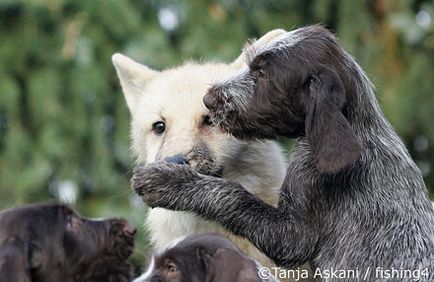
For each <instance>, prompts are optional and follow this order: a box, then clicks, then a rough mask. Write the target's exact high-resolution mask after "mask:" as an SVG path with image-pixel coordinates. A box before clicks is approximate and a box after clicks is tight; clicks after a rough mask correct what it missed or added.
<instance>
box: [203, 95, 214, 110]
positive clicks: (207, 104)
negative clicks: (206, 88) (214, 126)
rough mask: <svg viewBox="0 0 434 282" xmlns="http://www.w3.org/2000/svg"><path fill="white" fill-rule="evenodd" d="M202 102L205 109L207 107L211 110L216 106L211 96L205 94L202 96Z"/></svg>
mask: <svg viewBox="0 0 434 282" xmlns="http://www.w3.org/2000/svg"><path fill="white" fill-rule="evenodd" d="M202 101H203V103H204V105H205V107H207V108H208V109H209V110H213V109H215V107H216V106H217V100H216V98H215V97H214V95H212V94H206V95H205V96H203V99H202Z"/></svg>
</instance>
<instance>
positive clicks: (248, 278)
mask: <svg viewBox="0 0 434 282" xmlns="http://www.w3.org/2000/svg"><path fill="white" fill-rule="evenodd" d="M146 281H149V282H150V281H155V282H157V281H158V282H184V281H185V282H187V281H188V282H203V281H206V282H227V281H232V282H238V281H240V282H241V281H243V282H253V281H255V282H258V281H261V280H260V279H259V276H258V269H257V264H256V263H255V261H253V260H252V259H250V258H249V257H247V256H246V255H244V254H243V253H241V251H240V250H239V249H237V248H236V247H235V246H234V245H233V244H232V243H231V242H230V241H229V240H227V239H226V238H225V237H223V236H222V235H219V234H215V233H208V234H201V235H196V236H189V237H187V238H185V239H182V240H180V241H178V242H176V243H175V244H172V245H171V246H169V247H168V248H167V249H165V250H164V251H162V252H161V253H158V254H155V255H154V256H153V258H152V261H151V263H150V265H149V268H148V270H147V271H146V273H145V274H143V275H142V276H140V277H139V278H137V279H136V280H134V282H146Z"/></svg>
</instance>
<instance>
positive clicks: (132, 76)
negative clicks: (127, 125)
mask: <svg viewBox="0 0 434 282" xmlns="http://www.w3.org/2000/svg"><path fill="white" fill-rule="evenodd" d="M112 62H113V65H114V66H115V68H116V72H117V74H118V77H119V80H120V82H121V85H122V90H123V92H124V96H125V100H126V101H127V105H128V108H129V109H130V111H131V112H132V111H133V110H134V108H135V107H136V105H137V102H138V98H139V96H140V95H141V91H142V88H143V87H144V85H145V84H146V83H147V82H148V81H149V80H150V79H152V78H153V77H155V75H157V74H158V71H154V70H152V69H150V68H148V67H147V66H145V65H142V64H139V63H137V62H135V61H133V60H132V59H130V58H128V57H127V56H124V55H122V54H119V53H116V54H114V55H113V56H112Z"/></svg>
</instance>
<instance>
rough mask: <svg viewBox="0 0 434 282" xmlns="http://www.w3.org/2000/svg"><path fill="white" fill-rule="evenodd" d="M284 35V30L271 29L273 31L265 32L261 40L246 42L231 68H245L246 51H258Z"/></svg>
mask: <svg viewBox="0 0 434 282" xmlns="http://www.w3.org/2000/svg"><path fill="white" fill-rule="evenodd" d="M284 33H286V31H285V30H284V29H273V30H271V31H269V32H267V33H266V34H264V35H263V36H262V37H261V38H259V39H257V40H253V41H251V42H250V43H249V42H248V43H247V44H246V45H245V46H244V48H243V51H242V52H241V54H240V55H239V56H238V58H237V59H236V60H235V61H233V62H232V63H231V66H232V67H234V68H236V69H239V68H241V67H243V66H245V65H246V53H247V52H248V51H247V50H250V49H260V48H262V47H264V46H265V45H267V44H269V43H270V42H271V41H273V40H274V39H276V38H277V37H278V36H280V35H282V34H284Z"/></svg>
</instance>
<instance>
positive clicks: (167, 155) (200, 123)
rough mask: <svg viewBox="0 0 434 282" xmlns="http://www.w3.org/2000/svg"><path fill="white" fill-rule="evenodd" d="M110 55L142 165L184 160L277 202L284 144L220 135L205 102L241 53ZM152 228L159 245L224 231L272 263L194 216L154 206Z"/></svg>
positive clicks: (239, 63)
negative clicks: (165, 61)
mask: <svg viewBox="0 0 434 282" xmlns="http://www.w3.org/2000/svg"><path fill="white" fill-rule="evenodd" d="M284 32H285V31H283V30H274V31H271V32H269V33H267V34H266V35H264V36H263V37H262V38H260V39H259V40H258V41H256V42H253V43H252V44H253V47H258V48H259V47H260V46H261V45H263V44H266V43H267V42H268V41H270V40H271V39H273V38H275V37H276V36H278V35H280V34H282V33H284ZM112 60H113V64H114V65H115V68H116V70H117V74H118V76H119V79H120V82H121V86H122V89H123V92H124V95H125V99H126V102H127V105H128V108H129V110H130V113H131V117H132V122H131V135H132V148H133V152H134V153H135V155H136V157H137V161H138V162H139V163H151V162H154V161H157V160H162V159H169V161H175V162H179V163H186V164H188V165H190V166H192V167H194V168H195V169H197V170H198V171H199V172H201V173H204V174H212V175H216V176H221V177H223V178H227V179H231V180H236V181H238V182H240V183H241V184H242V185H243V186H244V187H246V188H247V189H248V190H249V191H250V192H251V193H253V194H255V195H257V196H258V197H260V198H262V199H263V200H265V201H267V202H268V203H270V204H273V205H275V204H276V203H277V199H278V195H279V189H280V186H281V184H282V182H283V177H284V175H285V170H286V164H285V161H284V159H285V158H284V155H283V153H282V150H281V148H280V147H279V146H278V145H277V144H276V143H274V142H272V141H265V142H263V141H261V142H260V141H252V142H245V141H240V140H237V139H235V138H234V137H232V136H229V135H227V134H226V133H223V132H222V131H220V130H219V129H218V128H215V127H214V126H213V125H212V124H210V122H209V119H208V116H207V113H208V110H207V109H206V108H205V106H204V105H203V103H202V97H203V96H204V95H205V94H206V92H207V89H208V87H209V86H210V85H211V84H213V83H215V82H216V81H218V80H220V79H222V78H225V77H227V76H228V75H229V74H232V73H235V72H236V71H237V70H238V69H239V68H241V66H242V65H243V64H244V57H243V54H241V55H240V57H238V58H237V59H236V60H235V61H234V62H233V63H231V64H224V63H206V64H197V63H194V62H188V63H186V64H184V65H182V66H179V67H176V68H172V69H168V70H164V71H155V70H152V69H150V68H148V67H146V66H145V65H142V64H139V63H137V62H135V61H133V60H131V59H129V58H127V57H126V56H124V55H121V54H115V55H113V57H112ZM270 122H272V121H270ZM147 226H148V228H149V231H150V235H151V239H152V241H153V243H154V244H155V247H156V248H157V249H160V248H163V247H164V246H166V245H167V244H168V243H169V242H172V241H173V240H174V239H176V238H179V237H182V236H186V235H191V234H199V233H204V232H220V233H224V234H225V235H226V236H228V237H229V238H230V239H231V240H232V241H233V242H234V243H235V244H236V245H238V247H240V248H241V249H242V250H243V251H244V252H246V253H247V254H248V255H250V256H252V257H254V258H255V259H257V260H258V261H260V262H261V263H262V264H264V265H268V266H270V261H269V260H268V258H266V257H265V256H264V255H263V254H262V253H260V252H259V251H258V250H257V249H256V248H255V247H254V246H253V245H252V244H250V243H249V242H248V241H247V240H245V239H241V238H239V237H237V236H235V235H233V234H229V233H228V231H226V230H224V229H223V228H222V227H221V226H219V225H217V224H215V223H211V222H209V221H206V220H203V219H201V218H199V217H197V216H195V215H193V214H189V213H184V212H176V211H168V210H165V209H161V208H155V209H150V211H149V215H148V217H147Z"/></svg>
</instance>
